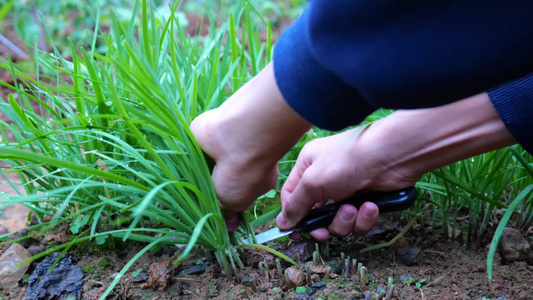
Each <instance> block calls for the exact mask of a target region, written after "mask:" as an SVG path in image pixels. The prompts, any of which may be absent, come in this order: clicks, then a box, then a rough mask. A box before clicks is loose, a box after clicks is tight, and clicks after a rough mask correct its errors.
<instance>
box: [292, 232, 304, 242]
mask: <svg viewBox="0 0 533 300" xmlns="http://www.w3.org/2000/svg"><path fill="white" fill-rule="evenodd" d="M289 237H290V238H291V239H292V240H301V239H303V236H302V233H301V232H299V231H294V232H293V233H291V234H289Z"/></svg>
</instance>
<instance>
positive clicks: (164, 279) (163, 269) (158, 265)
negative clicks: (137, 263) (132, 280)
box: [141, 261, 173, 291]
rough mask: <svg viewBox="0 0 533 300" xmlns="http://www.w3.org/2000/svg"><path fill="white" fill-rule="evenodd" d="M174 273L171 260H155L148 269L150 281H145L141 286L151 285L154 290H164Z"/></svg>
mask: <svg viewBox="0 0 533 300" xmlns="http://www.w3.org/2000/svg"><path fill="white" fill-rule="evenodd" d="M172 275H173V271H172V268H171V265H170V262H168V261H163V262H153V263H152V264H150V268H149V270H148V283H144V284H143V285H142V286H141V288H142V289H146V288H149V287H150V288H152V290H159V291H164V290H165V289H166V288H167V286H168V284H169V283H170V279H171V278H172Z"/></svg>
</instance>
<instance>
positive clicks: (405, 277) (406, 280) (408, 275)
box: [400, 273, 414, 284]
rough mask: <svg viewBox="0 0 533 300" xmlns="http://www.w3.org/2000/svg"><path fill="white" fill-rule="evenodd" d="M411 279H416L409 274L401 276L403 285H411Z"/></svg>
mask: <svg viewBox="0 0 533 300" xmlns="http://www.w3.org/2000/svg"><path fill="white" fill-rule="evenodd" d="M411 279H414V278H413V276H411V275H410V274H409V273H406V274H404V275H402V276H400V280H401V281H402V283H403V284H407V283H409V281H410V280H411Z"/></svg>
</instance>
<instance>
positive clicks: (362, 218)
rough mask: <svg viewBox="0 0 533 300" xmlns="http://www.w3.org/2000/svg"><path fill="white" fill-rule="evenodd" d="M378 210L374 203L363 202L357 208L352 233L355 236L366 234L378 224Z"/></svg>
mask: <svg viewBox="0 0 533 300" xmlns="http://www.w3.org/2000/svg"><path fill="white" fill-rule="evenodd" d="M378 219H379V208H378V207H377V205H376V204H375V203H372V202H365V203H363V205H361V207H360V208H359V213H358V214H357V220H356V221H355V227H354V230H353V232H354V233H355V234H357V235H363V234H366V233H367V232H368V231H370V229H372V228H374V227H375V226H376V225H377V224H378Z"/></svg>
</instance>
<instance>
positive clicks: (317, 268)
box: [310, 264, 328, 274]
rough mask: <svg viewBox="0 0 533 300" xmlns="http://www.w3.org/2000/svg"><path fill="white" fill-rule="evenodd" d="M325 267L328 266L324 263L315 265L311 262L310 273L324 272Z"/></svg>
mask: <svg viewBox="0 0 533 300" xmlns="http://www.w3.org/2000/svg"><path fill="white" fill-rule="evenodd" d="M327 269H328V267H327V266H325V265H322V266H317V265H315V264H311V267H310V271H311V274H325V273H326V270H327Z"/></svg>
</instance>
